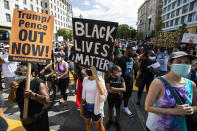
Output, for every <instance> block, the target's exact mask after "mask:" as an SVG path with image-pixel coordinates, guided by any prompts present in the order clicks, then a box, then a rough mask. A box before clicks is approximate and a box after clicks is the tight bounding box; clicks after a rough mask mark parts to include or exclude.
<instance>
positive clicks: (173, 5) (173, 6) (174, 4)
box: [172, 1, 176, 9]
mask: <svg viewBox="0 0 197 131" xmlns="http://www.w3.org/2000/svg"><path fill="white" fill-rule="evenodd" d="M175 7H176V1H175V2H174V3H172V9H174V8H175Z"/></svg>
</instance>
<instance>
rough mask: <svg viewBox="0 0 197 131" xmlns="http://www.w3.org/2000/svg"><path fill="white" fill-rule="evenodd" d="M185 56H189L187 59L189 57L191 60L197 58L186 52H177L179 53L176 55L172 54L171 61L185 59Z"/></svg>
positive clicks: (175, 53)
mask: <svg viewBox="0 0 197 131" xmlns="http://www.w3.org/2000/svg"><path fill="white" fill-rule="evenodd" d="M183 56H187V57H189V58H190V59H191V60H193V59H195V56H193V55H189V54H187V53H186V52H184V51H177V52H174V53H172V54H171V56H170V58H171V59H176V58H179V57H183Z"/></svg>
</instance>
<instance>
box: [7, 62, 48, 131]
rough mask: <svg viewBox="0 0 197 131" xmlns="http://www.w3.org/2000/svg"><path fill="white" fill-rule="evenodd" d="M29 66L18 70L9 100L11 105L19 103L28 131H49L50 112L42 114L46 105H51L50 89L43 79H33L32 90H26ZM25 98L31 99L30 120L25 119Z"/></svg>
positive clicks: (22, 66)
mask: <svg viewBox="0 0 197 131" xmlns="http://www.w3.org/2000/svg"><path fill="white" fill-rule="evenodd" d="M26 74H27V66H25V65H20V66H18V68H17V70H16V75H17V76H16V80H17V82H12V83H11V87H10V88H11V89H10V94H9V97H8V100H9V102H10V103H11V104H13V103H15V102H17V104H18V106H19V108H20V113H21V115H20V117H21V121H22V124H23V126H24V128H25V129H26V130H27V131H49V121H48V112H47V111H45V112H42V111H43V107H44V104H47V103H49V101H50V97H49V94H48V89H47V87H46V86H45V84H44V83H43V81H42V80H41V79H38V78H35V77H31V83H30V90H25V84H26V80H25V78H26ZM24 97H27V98H29V104H28V105H29V108H28V118H27V119H23V118H22V115H23V112H24V109H23V108H24Z"/></svg>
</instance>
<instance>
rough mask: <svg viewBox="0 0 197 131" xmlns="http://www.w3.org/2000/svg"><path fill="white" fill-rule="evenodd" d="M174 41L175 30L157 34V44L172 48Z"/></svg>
mask: <svg viewBox="0 0 197 131" xmlns="http://www.w3.org/2000/svg"><path fill="white" fill-rule="evenodd" d="M175 42H176V32H159V33H158V36H157V43H156V44H157V46H158V47H167V48H173V47H174V44H175Z"/></svg>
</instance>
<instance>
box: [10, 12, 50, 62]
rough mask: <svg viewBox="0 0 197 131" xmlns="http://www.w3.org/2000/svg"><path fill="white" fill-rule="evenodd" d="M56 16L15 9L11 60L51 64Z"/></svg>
mask: <svg viewBox="0 0 197 131" xmlns="http://www.w3.org/2000/svg"><path fill="white" fill-rule="evenodd" d="M53 24H54V16H51V15H48V14H43V13H38V12H33V11H27V10H19V9H15V10H14V14H13V19H12V29H11V39H10V48H9V57H8V58H9V60H10V61H20V62H24V61H25V62H40V63H49V61H50V59H51V50H52V39H53Z"/></svg>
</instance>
